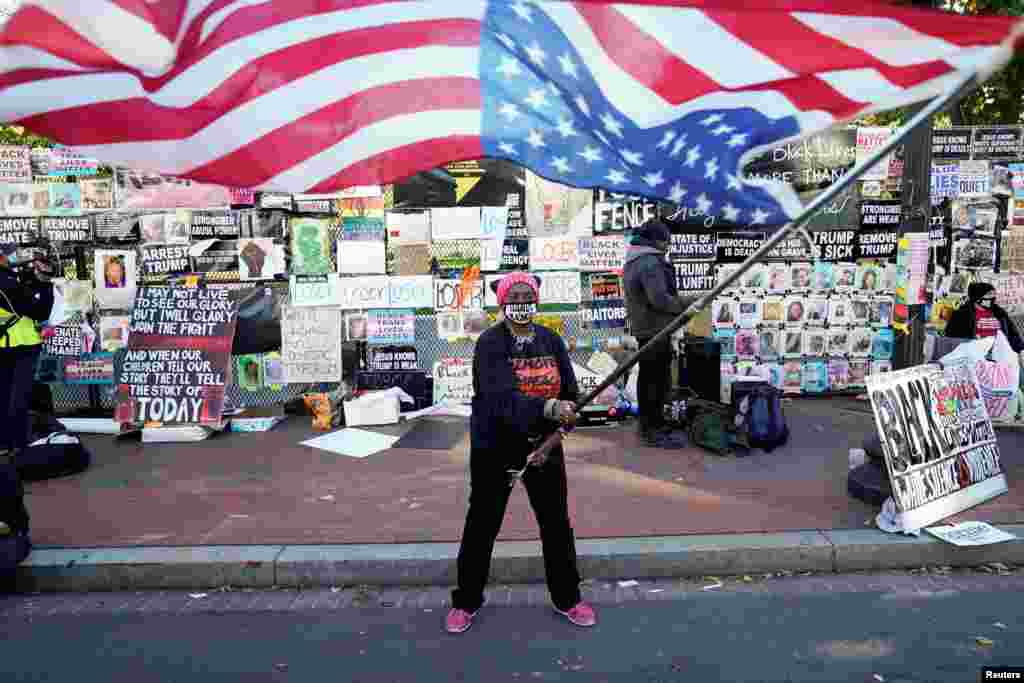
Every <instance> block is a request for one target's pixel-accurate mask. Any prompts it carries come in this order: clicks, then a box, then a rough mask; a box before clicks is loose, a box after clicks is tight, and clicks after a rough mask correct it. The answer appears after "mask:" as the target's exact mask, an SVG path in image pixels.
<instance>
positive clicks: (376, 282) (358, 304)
mask: <svg viewBox="0 0 1024 683" xmlns="http://www.w3.org/2000/svg"><path fill="white" fill-rule="evenodd" d="M388 279H389V278H388V277H387V276H384V275H377V276H374V277H358V278H356V277H342V278H338V302H337V303H338V306H340V307H341V309H342V310H345V311H357V310H366V309H370V308H387V307H388V306H389V299H388V296H389V292H390V288H389V286H388Z"/></svg>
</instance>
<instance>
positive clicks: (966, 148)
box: [932, 126, 971, 159]
mask: <svg viewBox="0 0 1024 683" xmlns="http://www.w3.org/2000/svg"><path fill="white" fill-rule="evenodd" d="M932 157H934V158H935V159H970V158H971V128H970V126H961V127H957V128H943V129H937V130H933V131H932Z"/></svg>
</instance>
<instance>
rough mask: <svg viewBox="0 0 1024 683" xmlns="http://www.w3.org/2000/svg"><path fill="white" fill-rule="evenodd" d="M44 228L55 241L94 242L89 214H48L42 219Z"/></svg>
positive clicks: (46, 233) (45, 232) (48, 236)
mask: <svg viewBox="0 0 1024 683" xmlns="http://www.w3.org/2000/svg"><path fill="white" fill-rule="evenodd" d="M42 229H43V234H44V235H45V236H46V237H47V238H49V239H50V240H52V241H54V242H66V243H67V242H77V243H81V244H87V243H90V242H92V222H91V221H90V220H89V217H88V216H69V217H58V216H48V217H46V218H43V219H42Z"/></svg>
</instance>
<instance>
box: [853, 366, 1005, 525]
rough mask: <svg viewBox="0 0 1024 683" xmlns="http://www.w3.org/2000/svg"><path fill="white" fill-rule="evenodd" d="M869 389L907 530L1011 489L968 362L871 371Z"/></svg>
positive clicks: (883, 448) (901, 515)
mask: <svg viewBox="0 0 1024 683" xmlns="http://www.w3.org/2000/svg"><path fill="white" fill-rule="evenodd" d="M867 389H868V395H869V396H870V398H871V407H872V410H873V411H874V414H875V424H876V426H877V427H878V433H879V436H881V441H882V452H883V455H884V457H885V465H886V469H887V470H888V472H889V479H890V481H891V482H892V494H893V498H894V500H895V501H896V507H897V510H898V511H899V515H900V522H901V523H902V526H903V528H905V529H921V528H924V527H926V526H928V525H930V524H933V523H935V522H937V521H939V520H941V519H944V518H946V517H949V516H950V515H954V514H956V513H958V512H960V511H962V510H966V509H968V508H971V507H974V506H975V505H978V504H980V503H983V502H985V501H986V500H989V499H991V498H994V497H995V496H998V495H1000V494H1003V493H1006V491H1007V484H1006V475H1005V474H1004V473H1003V467H1002V464H1001V462H1000V457H999V445H998V443H997V442H996V434H995V431H994V430H993V429H992V421H991V420H990V419H989V416H988V412H987V411H986V410H985V403H984V401H983V400H982V397H981V393H980V390H979V389H978V383H977V379H976V377H975V375H974V371H973V369H972V368H971V365H970V363H969V361H967V360H966V359H965V360H962V361H960V362H956V363H949V364H947V365H946V367H945V369H943V368H942V367H940V366H939V365H937V364H932V365H919V366H917V367H913V368H907V369H906V370H899V371H897V372H886V373H880V374H874V375H869V376H868V378H867Z"/></svg>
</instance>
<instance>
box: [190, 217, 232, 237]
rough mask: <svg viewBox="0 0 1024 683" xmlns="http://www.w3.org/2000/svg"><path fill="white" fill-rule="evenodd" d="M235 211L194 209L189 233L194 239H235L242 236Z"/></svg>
mask: <svg viewBox="0 0 1024 683" xmlns="http://www.w3.org/2000/svg"><path fill="white" fill-rule="evenodd" d="M238 217H239V214H237V213H235V212H234V211H193V212H192V220H191V222H190V224H189V234H190V235H191V237H192V239H194V240H208V239H235V238H236V237H240V236H241V231H240V228H239V221H238Z"/></svg>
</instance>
